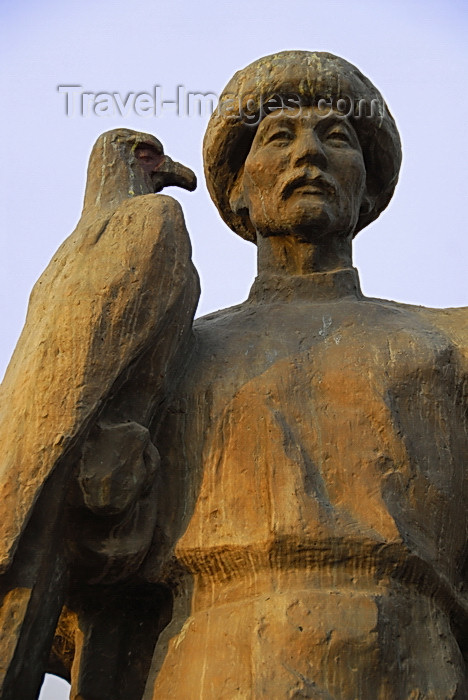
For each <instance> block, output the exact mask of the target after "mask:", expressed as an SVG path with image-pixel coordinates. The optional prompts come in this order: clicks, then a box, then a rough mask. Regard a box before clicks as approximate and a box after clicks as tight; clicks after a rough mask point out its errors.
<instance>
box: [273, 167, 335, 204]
mask: <svg viewBox="0 0 468 700" xmlns="http://www.w3.org/2000/svg"><path fill="white" fill-rule="evenodd" d="M297 191H299V192H300V193H301V194H310V195H327V196H334V195H335V194H336V190H335V187H334V186H333V185H332V184H331V183H330V182H328V180H327V179H326V178H325V177H323V176H322V175H317V176H315V177H312V176H311V175H310V174H309V173H303V174H302V175H298V176H297V177H295V178H293V179H292V180H290V181H289V182H288V183H287V184H286V185H285V187H284V188H283V190H282V193H281V196H282V198H283V199H288V198H289V197H290V196H291V195H292V194H293V193H294V192H297Z"/></svg>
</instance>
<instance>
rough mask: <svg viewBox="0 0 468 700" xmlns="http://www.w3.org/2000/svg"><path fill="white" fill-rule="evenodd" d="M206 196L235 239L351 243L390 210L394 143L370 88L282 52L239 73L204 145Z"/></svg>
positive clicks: (391, 125) (320, 57) (316, 59)
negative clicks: (289, 237) (322, 238)
mask: <svg viewBox="0 0 468 700" xmlns="http://www.w3.org/2000/svg"><path fill="white" fill-rule="evenodd" d="M204 159H205V174H206V179H207V184H208V189H209V191H210V194H211V197H212V198H213V201H214V203H215V204H216V206H217V208H218V210H219V212H220V214H221V216H222V218H223V219H224V221H225V222H226V223H227V225H228V226H229V227H230V228H232V229H233V230H234V231H235V232H236V233H238V234H239V235H240V236H242V237H243V238H246V239H247V240H251V241H255V240H256V237H257V232H258V233H260V234H261V235H263V236H269V235H277V234H282V233H288V232H290V231H291V230H295V231H296V232H299V233H300V232H301V231H303V232H304V235H317V234H318V235H326V234H329V233H335V234H339V235H340V236H341V235H342V236H346V237H351V236H353V235H355V234H356V233H357V232H358V231H360V230H361V229H362V228H364V227H365V226H367V225H368V224H369V223H371V222H372V221H374V220H375V219H376V218H377V217H378V216H379V214H380V213H381V212H382V211H383V210H384V209H385V207H386V206H387V204H388V203H389V201H390V199H391V197H392V194H393V191H394V189H395V185H396V182H397V179H398V173H399V169H400V164H401V145H400V139H399V135H398V131H397V128H396V125H395V122H394V120H393V118H392V116H391V114H390V112H389V111H388V108H387V106H386V104H385V102H384V101H383V98H382V96H381V94H380V93H379V92H378V90H377V89H376V88H375V87H374V85H373V84H372V83H371V82H370V81H369V80H368V79H367V78H366V77H365V76H363V75H362V73H361V72H360V71H359V70H358V69H357V68H356V67H355V66H353V65H352V64H350V63H348V62H347V61H345V60H344V59H342V58H339V57H337V56H333V55H332V54H328V53H311V52H308V51H284V52H282V53H279V54H274V55H272V56H266V57H265V58H261V59H259V60H258V61H255V62H254V63H252V64H250V65H249V66H247V68H244V69H243V70H241V71H238V72H237V73H236V74H235V75H234V77H233V78H232V79H231V81H230V82H229V83H228V85H227V86H226V88H225V90H224V91H223V93H222V95H221V97H220V101H219V105H218V108H217V109H216V110H215V112H214V113H213V115H212V116H211V119H210V122H209V124H208V128H207V131H206V135H205V141H204Z"/></svg>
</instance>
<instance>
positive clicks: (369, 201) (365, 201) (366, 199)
mask: <svg viewBox="0 0 468 700" xmlns="http://www.w3.org/2000/svg"><path fill="white" fill-rule="evenodd" d="M374 204H375V198H374V197H372V196H371V195H370V194H369V193H368V192H367V191H366V192H365V193H364V195H363V197H362V202H361V207H360V209H359V216H363V215H365V214H369V213H370V212H371V211H372V209H373V208H374Z"/></svg>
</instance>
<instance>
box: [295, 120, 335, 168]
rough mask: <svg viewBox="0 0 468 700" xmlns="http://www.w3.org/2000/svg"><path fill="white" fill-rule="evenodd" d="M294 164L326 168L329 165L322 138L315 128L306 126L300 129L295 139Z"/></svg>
mask: <svg viewBox="0 0 468 700" xmlns="http://www.w3.org/2000/svg"><path fill="white" fill-rule="evenodd" d="M293 151H294V156H293V157H294V165H295V166H296V167H299V166H301V165H316V166H317V167H319V168H320V169H324V168H325V167H326V165H327V156H326V154H325V150H324V147H323V143H322V140H321V139H320V136H319V134H318V133H317V131H316V130H315V129H312V128H310V127H305V128H303V129H301V130H300V131H299V133H298V134H297V135H296V139H295V141H294V149H293Z"/></svg>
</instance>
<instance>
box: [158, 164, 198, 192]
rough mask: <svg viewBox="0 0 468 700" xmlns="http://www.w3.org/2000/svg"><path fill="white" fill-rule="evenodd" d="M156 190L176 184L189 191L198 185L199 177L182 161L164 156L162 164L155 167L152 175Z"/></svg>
mask: <svg viewBox="0 0 468 700" xmlns="http://www.w3.org/2000/svg"><path fill="white" fill-rule="evenodd" d="M151 178H152V180H153V184H154V187H155V190H154V191H155V192H160V191H161V190H162V189H163V188H164V187H169V186H171V185H175V186H176V187H183V188H184V189H185V190H189V192H193V190H194V189H195V188H196V186H197V177H196V175H195V173H194V172H193V171H192V170H190V168H187V167H186V166H185V165H182V163H178V162H177V161H175V160H172V158H169V156H163V159H162V161H161V163H160V165H158V166H157V168H155V169H154V171H153V173H152V176H151Z"/></svg>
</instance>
